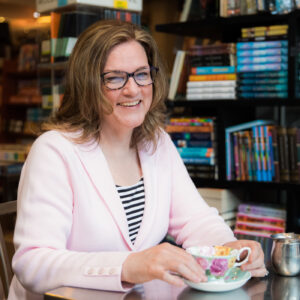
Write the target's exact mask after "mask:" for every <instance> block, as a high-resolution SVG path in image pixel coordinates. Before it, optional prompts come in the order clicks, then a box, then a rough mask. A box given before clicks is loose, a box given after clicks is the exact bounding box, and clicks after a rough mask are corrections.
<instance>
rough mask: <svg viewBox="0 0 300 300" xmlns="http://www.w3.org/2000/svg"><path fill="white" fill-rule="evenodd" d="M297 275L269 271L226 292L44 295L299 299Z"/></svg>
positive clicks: (156, 289)
mask: <svg viewBox="0 0 300 300" xmlns="http://www.w3.org/2000/svg"><path fill="white" fill-rule="evenodd" d="M299 287H300V276H294V277H285V276H279V275H276V274H274V273H273V272H270V274H269V275H268V276H267V277H264V278H251V279H250V280H249V281H248V282H247V283H246V284H245V285H244V286H242V287H240V288H238V289H235V290H232V291H228V292H202V291H199V290H195V289H192V288H190V287H189V286H184V287H176V286H172V285H170V284H168V283H166V282H163V281H160V280H153V281H151V282H147V283H145V284H143V285H136V286H135V287H134V288H133V289H132V290H130V291H129V292H127V293H121V292H109V291H100V290H90V289H82V288H74V287H60V288H57V289H54V290H52V291H49V292H48V293H46V294H45V295H44V299H45V300H51V299H68V300H93V299H105V300H144V299H146V300H198V299H201V300H218V299H220V300H227V299H228V300H229V299H230V300H232V299H238V300H254V299H255V300H269V299H271V300H282V299H285V300H296V299H297V300H298V299H300V288H299Z"/></svg>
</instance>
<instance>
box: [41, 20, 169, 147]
mask: <svg viewBox="0 0 300 300" xmlns="http://www.w3.org/2000/svg"><path fill="white" fill-rule="evenodd" d="M131 40H135V41H137V42H139V43H140V44H141V45H142V46H143V48H144V49H145V52H146V55H147V58H148V63H149V65H150V66H155V67H157V68H158V69H159V71H158V73H157V75H156V77H155V81H154V83H153V100H152V104H151V107H150V109H149V111H148V113H147V114H146V116H145V120H144V122H143V124H142V125H141V126H139V127H137V128H135V129H134V131H133V135H132V140H131V147H134V146H136V145H137V144H139V143H141V144H142V145H146V144H149V143H151V144H152V145H153V146H154V149H155V148H156V145H157V139H158V136H159V132H160V130H161V128H162V127H163V126H164V122H165V113H166V107H165V99H166V96H167V91H168V81H167V76H166V70H165V66H164V63H163V61H162V59H161V57H160V54H159V51H158V47H157V45H156V42H155V40H154V39H153V37H152V36H151V34H149V33H148V32H147V31H145V30H143V29H142V28H140V27H138V26H136V25H134V24H131V23H127V22H122V21H118V20H109V21H99V22H96V23H95V24H93V25H92V26H90V27H89V28H88V29H87V30H85V31H84V32H83V33H82V34H81V35H80V36H79V38H78V41H77V43H76V45H75V47H74V49H73V51H72V54H71V55H70V57H69V60H68V64H67V69H66V76H65V93H64V96H63V99H62V103H61V105H60V107H59V109H58V110H57V112H56V113H55V114H54V115H53V116H52V117H51V118H50V119H49V121H48V122H46V123H44V124H43V126H42V130H43V131H45V130H51V129H56V130H62V131H68V132H76V131H78V132H80V135H79V136H77V138H76V140H75V141H76V142H77V143H84V142H87V141H88V140H91V139H96V140H97V141H98V142H99V140H100V138H101V121H102V116H103V114H110V113H112V111H113V107H112V106H111V104H110V102H109V100H108V99H107V98H106V97H105V95H104V93H103V91H102V86H103V84H102V83H101V76H100V75H101V74H102V73H103V70H104V66H105V64H106V61H107V57H108V55H109V53H110V51H111V50H112V49H113V48H114V47H115V46H117V45H119V44H122V43H124V42H128V41H131Z"/></svg>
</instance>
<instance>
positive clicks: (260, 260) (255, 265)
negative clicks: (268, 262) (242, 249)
mask: <svg viewBox="0 0 300 300" xmlns="http://www.w3.org/2000/svg"><path fill="white" fill-rule="evenodd" d="M259 268H265V263H264V256H263V255H260V256H259V257H257V258H256V259H255V260H252V261H248V262H246V263H245V264H244V265H242V266H241V269H242V270H243V271H246V270H253V269H259Z"/></svg>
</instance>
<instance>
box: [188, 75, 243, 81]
mask: <svg viewBox="0 0 300 300" xmlns="http://www.w3.org/2000/svg"><path fill="white" fill-rule="evenodd" d="M236 79H237V76H236V74H208V75H190V76H189V78H188V80H189V81H208V80H236Z"/></svg>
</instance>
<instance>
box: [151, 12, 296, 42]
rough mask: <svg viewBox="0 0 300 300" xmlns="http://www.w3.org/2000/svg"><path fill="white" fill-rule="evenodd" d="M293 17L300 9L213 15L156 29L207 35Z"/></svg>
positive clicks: (282, 21)
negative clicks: (273, 12)
mask: <svg viewBox="0 0 300 300" xmlns="http://www.w3.org/2000/svg"><path fill="white" fill-rule="evenodd" d="M291 17H296V18H298V17H300V11H299V10H294V11H292V12H290V13H288V14H281V15H272V14H269V13H266V14H255V15H244V16H233V17H228V18H223V17H214V18H213V17H211V18H207V19H199V20H192V21H187V22H177V23H168V24H159V25H156V27H155V29H156V31H158V32H164V33H171V34H176V35H189V36H194V35H196V36H207V35H211V33H212V31H216V30H217V31H220V30H225V29H234V31H236V29H237V30H238V31H239V32H240V28H242V27H252V26H253V24H255V26H270V25H276V24H288V23H289V21H290V19H291ZM234 35H235V34H234ZM234 38H235V37H234Z"/></svg>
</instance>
